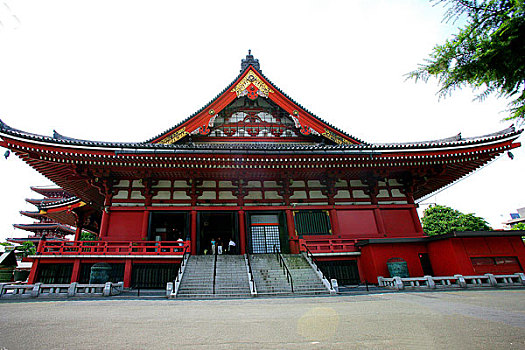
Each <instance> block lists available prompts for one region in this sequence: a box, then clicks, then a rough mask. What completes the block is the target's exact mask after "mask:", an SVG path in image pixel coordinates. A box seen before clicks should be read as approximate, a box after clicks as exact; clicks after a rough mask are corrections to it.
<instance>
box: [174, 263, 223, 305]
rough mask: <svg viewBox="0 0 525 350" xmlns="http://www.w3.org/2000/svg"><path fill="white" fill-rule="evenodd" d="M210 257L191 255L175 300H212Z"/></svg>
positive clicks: (211, 266)
mask: <svg viewBox="0 0 525 350" xmlns="http://www.w3.org/2000/svg"><path fill="white" fill-rule="evenodd" d="M214 264H215V260H214V259H213V256H212V255H192V256H190V258H189V260H188V265H186V269H185V270H184V275H183V276H182V280H181V283H180V286H179V291H178V292H177V298H213V297H215V295H214V294H213V270H214Z"/></svg>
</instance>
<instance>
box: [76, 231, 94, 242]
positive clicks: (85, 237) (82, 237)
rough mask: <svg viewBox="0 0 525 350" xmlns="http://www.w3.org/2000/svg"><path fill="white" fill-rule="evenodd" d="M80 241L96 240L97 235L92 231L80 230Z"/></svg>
mask: <svg viewBox="0 0 525 350" xmlns="http://www.w3.org/2000/svg"><path fill="white" fill-rule="evenodd" d="M80 240H81V241H98V236H97V235H96V234H94V233H93V232H88V231H82V233H81V234H80Z"/></svg>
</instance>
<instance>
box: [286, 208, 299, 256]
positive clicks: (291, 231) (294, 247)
mask: <svg viewBox="0 0 525 350" xmlns="http://www.w3.org/2000/svg"><path fill="white" fill-rule="evenodd" d="M285 214H286V228H287V229H288V240H289V241H290V253H292V254H299V251H300V250H301V247H300V246H299V241H298V239H297V237H296V236H295V224H294V220H293V213H292V210H290V209H286V210H285Z"/></svg>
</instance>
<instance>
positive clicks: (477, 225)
mask: <svg viewBox="0 0 525 350" xmlns="http://www.w3.org/2000/svg"><path fill="white" fill-rule="evenodd" d="M421 222H422V223H423V231H425V233H426V234H427V235H429V236H435V235H444V234H447V233H452V232H457V231H487V230H491V228H490V226H489V225H488V223H487V222H486V221H485V220H484V219H482V218H480V217H477V216H475V215H474V214H463V213H461V212H460V211H458V210H455V209H452V208H450V207H447V206H443V205H435V206H432V207H429V208H427V209H426V210H425V211H424V214H423V218H421Z"/></svg>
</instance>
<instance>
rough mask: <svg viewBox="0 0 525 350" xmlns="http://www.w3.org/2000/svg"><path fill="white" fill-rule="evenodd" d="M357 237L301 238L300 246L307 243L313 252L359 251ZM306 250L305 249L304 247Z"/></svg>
mask: <svg viewBox="0 0 525 350" xmlns="http://www.w3.org/2000/svg"><path fill="white" fill-rule="evenodd" d="M356 242H357V240H355V239H344V238H340V239H328V238H319V239H300V240H299V245H300V247H302V246H303V244H306V246H307V247H308V249H309V250H310V251H311V252H312V253H313V254H316V253H349V252H357V251H359V250H358V249H357V248H356V247H355V243H356ZM303 250H304V249H303Z"/></svg>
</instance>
